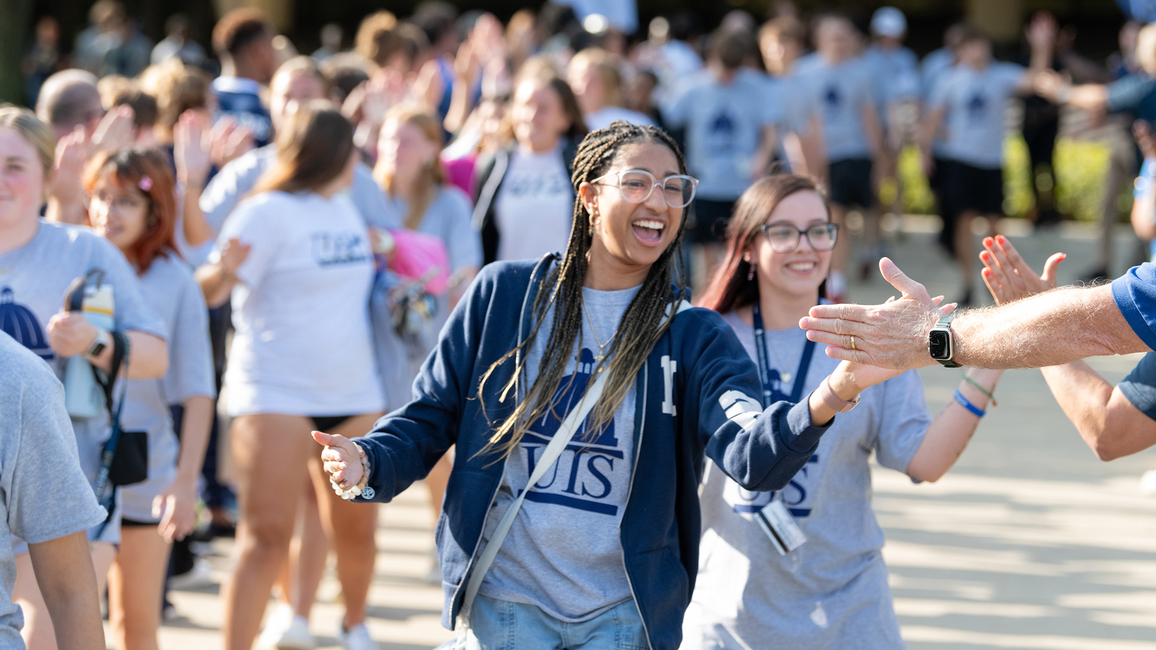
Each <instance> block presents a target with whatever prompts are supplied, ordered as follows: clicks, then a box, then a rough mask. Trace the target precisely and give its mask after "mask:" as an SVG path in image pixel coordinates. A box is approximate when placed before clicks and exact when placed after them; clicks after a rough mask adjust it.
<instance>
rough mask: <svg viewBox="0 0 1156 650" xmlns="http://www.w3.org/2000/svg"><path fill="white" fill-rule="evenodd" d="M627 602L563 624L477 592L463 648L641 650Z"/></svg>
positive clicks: (637, 620)
mask: <svg viewBox="0 0 1156 650" xmlns="http://www.w3.org/2000/svg"><path fill="white" fill-rule="evenodd" d="M649 647H650V643H649V642H648V641H647V640H646V631H645V629H644V628H643V626H642V617H641V616H639V614H638V607H637V606H635V604H634V601H633V600H628V601H626V602H624V603H622V604H621V605H617V606H615V607H613V608H612V609H610V610H609V611H607V612H604V613H603V614H601V615H599V616H597V617H595V618H592V619H590V620H589V621H584V622H582V623H566V622H564V621H559V620H558V619H556V618H554V617H553V616H550V615H549V614H547V613H545V612H543V611H542V610H541V609H538V608H537V607H534V606H533V605H523V604H522V603H511V602H507V601H504V600H496V599H493V598H487V597H485V596H483V595H481V594H478V595H477V597H476V599H475V600H474V605H473V610H472V611H471V612H470V629H469V631H467V632H466V648H468V650H515V649H526V648H533V649H534V650H647V649H648V648H649Z"/></svg>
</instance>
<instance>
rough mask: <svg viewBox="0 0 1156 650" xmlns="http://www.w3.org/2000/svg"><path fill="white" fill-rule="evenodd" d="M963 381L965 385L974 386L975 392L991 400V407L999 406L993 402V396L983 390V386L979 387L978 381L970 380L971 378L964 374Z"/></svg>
mask: <svg viewBox="0 0 1156 650" xmlns="http://www.w3.org/2000/svg"><path fill="white" fill-rule="evenodd" d="M963 380H964V381H966V382H967V383H969V384H971V385H972V386H975V388H976V390H978V391H979V392H981V393H983V394H984V395H987V398H988V399H989V400H991V405H992V406H999V403H998V402H996V401H995V395H992V394H991V391H990V390H988V389H986V388H984V387H983V386H980V385H979V382H978V381H976V380H974V379H972V378H971V377H968V376H967V373H966V372H965V373H963Z"/></svg>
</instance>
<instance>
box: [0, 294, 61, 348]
mask: <svg viewBox="0 0 1156 650" xmlns="http://www.w3.org/2000/svg"><path fill="white" fill-rule="evenodd" d="M0 330H3V331H4V332H5V333H7V334H8V335H9V336H11V337H12V338H14V339H16V342H17V343H20V344H22V345H23V346H24V347H26V348H28V349H29V350H32V351H33V352H35V353H36V354H38V355H39V356H40V358H41V359H44V360H45V361H52V360H53V359H55V358H56V353H54V352H53V351H52V348H51V347H49V346H48V339H47V338H46V337H45V336H44V330H42V329H40V321H39V320H37V318H36V314H34V313H32V310H31V309H29V308H27V307H25V306H24V305H21V304H20V303H18V302H16V297H15V294H14V293H13V292H12V289H11V288H9V287H4V288H3V289H0Z"/></svg>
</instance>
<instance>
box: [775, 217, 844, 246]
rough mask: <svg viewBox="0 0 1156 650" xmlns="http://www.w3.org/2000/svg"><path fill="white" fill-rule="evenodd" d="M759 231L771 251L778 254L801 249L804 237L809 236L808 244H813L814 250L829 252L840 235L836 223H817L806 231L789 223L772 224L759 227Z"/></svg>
mask: <svg viewBox="0 0 1156 650" xmlns="http://www.w3.org/2000/svg"><path fill="white" fill-rule="evenodd" d="M759 230H760V231H762V233H763V236H765V237H766V238H767V242H769V243H770V244H771V250H773V251H775V252H776V253H790V252H792V251H794V250H795V249H796V248H798V247H799V242H800V241H801V240H802V238H803V235H806V236H807V242H809V243H810V244H811V249H812V250H815V251H818V252H820V253H823V252H827V251H829V250H833V249H834V248H835V241H836V239H837V238H838V235H839V225H838V224H834V223H817V224H814V225H811V226H807V228H806V229H805V230H801V229H799V228H796V227H795V226H793V225H791V224H789V223H772V224H763V225H761V226H759Z"/></svg>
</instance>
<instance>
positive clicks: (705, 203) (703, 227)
mask: <svg viewBox="0 0 1156 650" xmlns="http://www.w3.org/2000/svg"><path fill="white" fill-rule="evenodd" d="M693 206H694V227H693V228H690V229H688V230H687V236H688V237H689V238H690V241H691V242H693V243H696V244H707V243H710V242H724V241H726V236H727V224H728V223H730V220H731V213H732V212H734V209H735V202H734V201H711V200H710V199H695V200H694V204H693Z"/></svg>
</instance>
